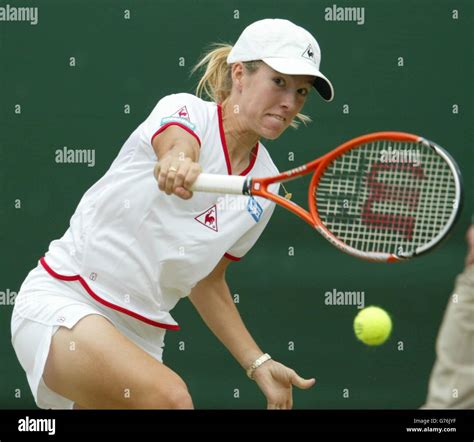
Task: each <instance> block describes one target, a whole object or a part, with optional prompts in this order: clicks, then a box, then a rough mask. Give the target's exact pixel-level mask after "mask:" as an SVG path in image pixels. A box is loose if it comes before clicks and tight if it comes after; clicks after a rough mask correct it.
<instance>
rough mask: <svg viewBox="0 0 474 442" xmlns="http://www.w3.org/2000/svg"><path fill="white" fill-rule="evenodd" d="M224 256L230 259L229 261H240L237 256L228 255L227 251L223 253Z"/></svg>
mask: <svg viewBox="0 0 474 442" xmlns="http://www.w3.org/2000/svg"><path fill="white" fill-rule="evenodd" d="M224 256H225V257H226V258H227V259H230V260H231V261H240V260H241V258H237V256H232V255H230V254H229V253H224Z"/></svg>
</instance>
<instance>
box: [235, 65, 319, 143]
mask: <svg viewBox="0 0 474 442" xmlns="http://www.w3.org/2000/svg"><path fill="white" fill-rule="evenodd" d="M235 80H237V87H238V90H239V88H240V96H239V113H240V116H241V117H243V120H244V121H243V122H245V126H246V127H247V128H248V130H252V131H253V132H255V133H257V134H258V135H259V136H261V137H263V138H266V139H269V140H273V139H276V138H278V137H279V136H280V135H281V134H282V133H283V132H284V131H285V129H286V128H287V127H288V126H289V125H290V123H291V122H292V121H293V118H294V117H295V116H296V114H297V113H298V112H300V111H301V109H302V108H303V105H304V103H305V101H306V97H307V96H308V94H309V92H310V91H311V89H312V84H313V80H314V77H313V76H311V75H286V74H281V73H279V72H277V71H275V70H273V69H272V68H271V67H270V66H268V65H267V64H265V63H261V65H260V67H259V68H258V70H257V71H256V72H253V73H251V74H250V73H249V72H247V71H246V70H245V69H244V68H243V66H242V74H241V76H240V78H239V76H237V77H236V78H235V79H234V83H235Z"/></svg>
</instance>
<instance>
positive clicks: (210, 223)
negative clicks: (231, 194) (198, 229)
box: [194, 204, 219, 232]
mask: <svg viewBox="0 0 474 442" xmlns="http://www.w3.org/2000/svg"><path fill="white" fill-rule="evenodd" d="M194 219H195V220H196V221H197V222H198V223H201V224H202V225H203V226H206V227H207V228H209V229H211V230H214V232H218V231H219V230H218V228H217V207H216V205H215V204H214V205H213V206H212V207H210V208H209V209H207V210H206V211H205V212H203V213H201V214H200V215H198V216H196V217H195V218H194Z"/></svg>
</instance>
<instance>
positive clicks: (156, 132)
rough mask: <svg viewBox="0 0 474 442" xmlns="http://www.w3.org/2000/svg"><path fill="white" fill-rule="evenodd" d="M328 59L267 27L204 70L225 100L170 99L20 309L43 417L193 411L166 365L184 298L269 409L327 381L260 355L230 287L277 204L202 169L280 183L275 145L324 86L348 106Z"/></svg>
mask: <svg viewBox="0 0 474 442" xmlns="http://www.w3.org/2000/svg"><path fill="white" fill-rule="evenodd" d="M320 59H321V54H320V49H319V46H318V43H317V42H316V40H315V39H314V37H312V36H311V34H310V33H308V32H307V31H306V30H304V29H303V28H301V27H299V26H296V25H295V24H293V23H291V22H290V21H287V20H280V19H266V20H261V21H257V22H255V23H253V24H251V25H250V26H248V27H247V28H246V29H245V30H244V31H243V33H242V34H241V36H240V37H239V39H238V41H237V42H236V44H235V45H234V46H233V47H232V46H228V45H216V46H215V47H214V48H213V49H211V50H210V51H209V52H208V53H207V54H206V55H205V56H204V58H203V59H202V60H201V61H200V62H199V63H198V65H197V66H196V68H203V69H204V70H205V73H204V75H203V77H202V79H201V80H200V83H199V85H198V88H197V95H198V96H200V95H201V94H202V93H203V92H206V93H207V94H208V95H209V96H210V97H211V98H212V100H213V101H211V102H207V101H203V100H202V99H201V98H198V96H194V95H191V94H187V93H178V94H173V95H169V96H166V97H164V98H162V99H161V100H160V101H159V102H158V104H157V105H156V107H155V108H154V109H153V111H152V112H151V114H150V115H149V117H148V118H147V119H146V120H145V121H144V122H143V123H142V124H141V125H140V126H139V127H138V128H137V129H136V130H135V131H134V132H133V133H132V134H131V135H130V137H129V138H128V140H127V141H126V142H125V144H124V145H123V147H122V149H121V150H120V152H119V154H118V156H117V158H116V159H115V160H114V162H113V163H112V165H111V167H110V168H109V170H108V171H107V172H106V173H105V175H104V176H103V177H102V178H101V179H100V180H99V181H98V182H96V183H95V184H94V185H93V186H92V187H91V188H90V189H89V190H88V191H87V192H86V193H85V194H84V196H83V198H82V199H81V201H80V203H79V205H78V207H77V209H76V211H75V213H74V215H73V216H72V218H71V220H70V226H69V228H68V230H67V231H66V233H65V234H64V235H63V237H62V238H60V239H58V240H55V241H52V242H51V244H50V246H49V250H48V251H47V253H46V254H45V256H44V257H43V258H41V259H40V262H39V263H38V266H37V267H36V268H35V269H33V270H32V271H31V272H30V273H29V274H28V276H27V278H26V280H25V281H24V282H23V284H22V286H21V289H20V292H19V294H18V297H17V300H16V305H15V308H14V311H13V316H12V343H13V346H14V348H15V351H16V354H17V356H18V359H19V361H20V363H21V365H22V367H23V369H24V370H25V372H26V374H27V377H28V382H29V385H30V388H31V390H32V393H33V396H34V398H35V401H36V403H37V405H38V406H39V407H40V408H53V409H57V408H93V409H97V408H141V409H144V408H153V409H158V408H167V409H175V408H188V409H189V408H193V402H192V399H191V396H190V393H189V391H188V388H187V386H186V384H185V382H184V381H183V379H182V378H181V377H180V376H179V375H178V374H177V373H175V372H174V371H173V370H171V369H170V368H168V367H167V366H166V365H164V364H163V363H162V352H163V345H164V341H163V339H164V335H165V332H166V330H178V329H179V325H178V324H177V323H176V321H175V320H174V319H173V317H172V316H171V314H170V311H171V310H172V309H173V307H174V306H175V305H176V303H177V302H178V301H179V300H180V299H181V298H184V297H189V299H190V300H191V302H192V303H193V305H194V306H195V307H196V309H197V311H198V312H199V314H200V315H201V317H202V318H203V320H204V321H205V323H206V324H207V325H208V327H209V328H210V329H211V330H212V331H213V333H214V334H215V335H216V336H217V337H218V338H219V339H220V341H221V342H222V343H223V344H224V345H225V346H226V347H227V349H228V350H229V351H230V352H231V354H232V355H233V356H234V357H235V359H236V360H237V361H238V363H239V364H240V365H241V366H242V367H243V369H245V370H246V372H247V375H248V376H249V377H251V378H252V379H254V380H255V381H256V383H257V384H258V386H259V387H260V389H261V390H262V392H263V394H264V395H265V396H266V399H267V406H268V408H270V409H290V408H292V386H296V387H298V388H302V389H306V388H309V387H311V386H312V385H314V383H315V380H314V379H303V378H302V377H300V376H299V375H298V374H296V373H295V371H294V370H292V369H291V368H288V367H286V366H284V365H283V364H281V363H279V362H277V361H275V360H272V359H271V357H270V356H269V355H268V354H266V353H264V351H262V350H261V349H260V347H259V346H258V345H257V344H256V342H255V341H254V339H253V338H252V337H251V335H250V333H249V332H248V331H247V329H246V327H245V326H244V324H243V322H242V320H241V318H240V316H239V313H238V311H237V309H236V307H235V305H234V303H233V300H232V297H231V294H230V291H229V288H228V286H227V283H226V279H225V273H226V269H227V267H228V266H229V264H230V263H231V262H233V261H239V260H240V259H241V258H242V257H243V256H244V255H245V254H246V253H247V252H248V251H249V250H250V248H251V247H252V246H253V245H254V244H255V242H256V241H257V239H258V237H259V236H260V234H261V233H262V231H263V230H264V228H265V226H266V225H267V223H268V221H269V219H270V217H271V214H272V212H273V209H274V204H273V203H272V202H270V201H267V200H264V199H260V198H247V197H244V196H239V197H236V200H235V201H232V204H230V203H229V201H228V200H225V201H224V203H223V197H222V196H221V197H220V198H219V195H215V194H206V193H196V194H195V195H193V194H192V192H191V191H190V188H191V185H192V184H193V182H194V181H195V180H196V178H197V176H198V175H199V173H200V172H201V171H204V172H206V173H216V174H229V175H231V174H232V175H246V174H252V175H253V176H266V175H272V174H276V173H277V169H276V167H275V165H274V164H273V162H272V160H271V158H270V155H269V153H268V152H267V150H266V149H265V147H264V146H263V145H262V144H261V142H260V139H261V138H266V139H270V140H274V139H276V138H278V137H279V136H280V135H281V134H282V133H283V132H284V131H285V130H286V129H287V128H288V126H290V125H295V124H296V120H298V119H299V120H302V121H303V122H306V121H308V117H306V116H304V115H302V114H300V111H301V110H302V108H303V105H304V103H305V100H306V98H307V96H308V94H309V93H310V92H311V90H312V88H313V87H314V88H315V89H316V90H317V91H318V92H319V94H320V95H321V96H322V98H323V99H325V100H327V101H329V100H331V99H332V98H333V87H332V85H331V83H330V82H329V80H328V79H327V78H326V77H325V76H324V75H323V74H322V73H321V72H320V71H319V64H320ZM274 190H277V189H274ZM228 203H229V204H228ZM186 326H187V327H189V326H190V325H186ZM214 363H217V362H216V361H214Z"/></svg>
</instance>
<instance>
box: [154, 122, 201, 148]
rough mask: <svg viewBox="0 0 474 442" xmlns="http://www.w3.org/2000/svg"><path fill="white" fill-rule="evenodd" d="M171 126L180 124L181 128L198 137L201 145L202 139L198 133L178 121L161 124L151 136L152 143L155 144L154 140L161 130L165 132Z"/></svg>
mask: <svg viewBox="0 0 474 442" xmlns="http://www.w3.org/2000/svg"><path fill="white" fill-rule="evenodd" d="M170 126H179V127H180V128H181V129H184V130H185V131H186V132H188V133H190V134H191V135H192V136H193V137H194V138H196V140H197V142H198V144H199V147H201V140H200V139H199V137H198V136H197V135H196V133H195V132H193V131H192V130H191V129H190V128H189V127H187V126H185V125H184V124H181V123H176V122H171V123H166V124H165V125H164V126H161V127H160V128H159V129H158V130H157V131H156V132H155V133H154V134H153V136H152V137H151V144H152V145H153V140H154V139H155V137H156V136H157V135H158V134H160V133H161V132H163V131H164V130H165V129H167V128H168V127H170Z"/></svg>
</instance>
